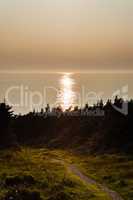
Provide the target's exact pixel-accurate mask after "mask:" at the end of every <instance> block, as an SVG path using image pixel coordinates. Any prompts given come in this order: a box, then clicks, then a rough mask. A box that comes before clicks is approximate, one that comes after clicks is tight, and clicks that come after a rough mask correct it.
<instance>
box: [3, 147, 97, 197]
mask: <svg viewBox="0 0 133 200" xmlns="http://www.w3.org/2000/svg"><path fill="white" fill-rule="evenodd" d="M63 158H64V161H65V162H69V161H70V157H69V156H66V152H64V151H49V150H46V149H31V148H22V149H21V150H20V151H13V150H12V151H1V152H0V199H7V198H8V197H9V196H10V198H11V197H13V198H14V199H19V200H21V199H22V200H23V199H26V198H28V199H29V200H30V198H31V200H32V199H34V198H35V197H34V198H33V195H34V196H35V195H36V198H35V200H36V199H37V200H39V199H42V200H45V199H47V200H62V199H63V200H75V199H77V200H80V199H83V200H88V199H92V200H96V197H95V194H93V192H91V191H89V190H88V188H87V186H85V185H84V184H83V183H82V182H81V181H80V180H78V179H77V178H76V177H75V176H72V175H71V174H70V173H69V172H67V170H66V166H65V164H64V163H65V162H63V163H62V162H60V161H61V160H62V159H63ZM27 180H28V181H27ZM31 180H32V181H31ZM16 191H17V193H16ZM24 195H25V198H24ZM10 198H8V199H10Z"/></svg>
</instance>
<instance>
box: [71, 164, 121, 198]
mask: <svg viewBox="0 0 133 200" xmlns="http://www.w3.org/2000/svg"><path fill="white" fill-rule="evenodd" d="M68 169H69V171H70V172H72V173H73V174H74V175H76V176H78V177H79V178H80V179H81V180H82V181H83V182H85V183H87V184H92V185H96V186H98V187H99V188H100V189H101V190H102V191H105V192H106V193H107V194H108V195H109V196H110V197H111V198H112V200H124V199H123V198H122V197H121V196H120V195H119V194H118V193H117V192H115V191H113V190H110V189H109V188H107V187H106V186H104V185H101V184H99V183H97V182H96V181H95V180H93V179H91V178H88V177H87V176H85V175H84V174H83V173H82V172H81V171H80V170H79V169H78V168H77V167H76V166H75V165H70V166H69V167H68Z"/></svg>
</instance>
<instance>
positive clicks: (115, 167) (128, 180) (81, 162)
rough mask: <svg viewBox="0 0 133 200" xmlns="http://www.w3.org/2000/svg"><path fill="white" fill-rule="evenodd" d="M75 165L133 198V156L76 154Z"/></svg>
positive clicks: (123, 195) (124, 196)
mask: <svg viewBox="0 0 133 200" xmlns="http://www.w3.org/2000/svg"><path fill="white" fill-rule="evenodd" d="M74 162H76V163H78V164H77V166H78V167H79V168H80V169H81V170H82V172H84V173H85V174H86V175H88V176H89V177H91V178H93V179H95V180H97V181H98V182H99V183H102V184H103V183H104V184H106V185H107V186H108V187H109V188H111V189H113V190H114V191H117V192H118V193H119V194H121V196H122V197H123V198H124V199H125V200H131V199H133V157H131V156H130V157H128V156H125V155H102V156H87V155H86V156H83V155H82V156H81V155H80V156H76V157H75V161H74Z"/></svg>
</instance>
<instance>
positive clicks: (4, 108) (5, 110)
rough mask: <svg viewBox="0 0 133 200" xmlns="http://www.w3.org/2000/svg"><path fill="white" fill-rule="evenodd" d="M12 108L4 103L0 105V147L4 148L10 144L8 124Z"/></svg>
mask: <svg viewBox="0 0 133 200" xmlns="http://www.w3.org/2000/svg"><path fill="white" fill-rule="evenodd" d="M11 109H12V107H10V106H8V105H6V103H5V102H4V103H0V147H5V146H7V145H8V144H9V143H11V131H9V123H10V120H11V117H12V115H13V111H12V110H11Z"/></svg>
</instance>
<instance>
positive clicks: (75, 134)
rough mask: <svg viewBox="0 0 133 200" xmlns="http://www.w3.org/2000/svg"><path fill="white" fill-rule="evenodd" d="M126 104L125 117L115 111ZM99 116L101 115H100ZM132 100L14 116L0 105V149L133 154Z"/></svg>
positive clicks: (117, 99) (7, 106) (8, 108)
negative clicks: (53, 149)
mask: <svg viewBox="0 0 133 200" xmlns="http://www.w3.org/2000/svg"><path fill="white" fill-rule="evenodd" d="M124 104H127V106H128V113H127V115H124V114H123V113H121V112H119V110H118V109H116V108H119V109H122V106H123V105H124ZM99 113H100V114H99ZM132 119H133V100H129V101H124V100H123V99H122V98H119V97H116V98H115V99H114V101H113V102H112V101H111V100H107V102H106V103H105V104H104V103H103V101H102V100H100V101H99V102H97V104H95V105H93V106H89V105H88V104H86V105H85V106H84V107H83V108H79V107H78V106H76V107H74V108H73V109H72V108H71V107H70V108H69V109H67V110H66V111H63V110H62V108H61V107H60V106H59V107H56V108H50V106H49V105H47V106H46V108H45V109H43V108H42V109H41V110H40V112H36V111H35V110H33V111H32V112H29V113H27V114H25V115H15V114H14V112H13V111H12V107H11V106H9V105H7V104H6V102H3V103H0V148H9V147H19V146H21V145H28V146H36V147H42V146H47V147H49V148H72V149H76V150H79V151H83V152H98V153H102V152H111V153H112V152H124V153H132V152H133V134H132Z"/></svg>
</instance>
